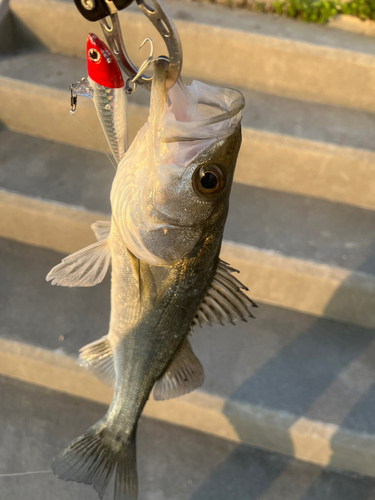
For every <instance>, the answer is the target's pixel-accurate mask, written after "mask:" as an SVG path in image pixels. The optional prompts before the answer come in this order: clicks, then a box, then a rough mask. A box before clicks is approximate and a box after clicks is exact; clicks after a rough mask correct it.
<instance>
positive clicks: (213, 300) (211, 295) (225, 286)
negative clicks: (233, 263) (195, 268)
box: [191, 260, 258, 327]
mask: <svg viewBox="0 0 375 500" xmlns="http://www.w3.org/2000/svg"><path fill="white" fill-rule="evenodd" d="M234 272H238V271H237V270H236V269H233V268H232V267H230V266H229V265H228V264H227V263H226V262H224V261H222V260H219V264H218V266H217V269H216V273H215V276H214V278H213V280H212V283H211V286H210V288H209V289H208V291H207V294H206V296H205V297H204V299H203V301H202V303H201V305H200V306H199V308H198V311H197V314H196V316H195V318H194V320H193V322H192V325H191V326H192V327H194V326H196V325H199V326H202V325H203V324H204V323H208V324H209V325H212V323H220V324H224V323H233V324H234V320H238V319H241V320H242V321H247V319H246V318H247V317H250V318H254V316H253V314H252V312H251V310H250V307H258V306H257V305H256V304H255V302H253V301H252V300H251V299H250V298H249V297H248V296H247V295H245V294H244V293H243V291H242V289H244V290H247V288H246V287H245V286H244V285H243V284H242V283H241V282H240V281H238V279H237V278H235V277H234V276H232V273H234Z"/></svg>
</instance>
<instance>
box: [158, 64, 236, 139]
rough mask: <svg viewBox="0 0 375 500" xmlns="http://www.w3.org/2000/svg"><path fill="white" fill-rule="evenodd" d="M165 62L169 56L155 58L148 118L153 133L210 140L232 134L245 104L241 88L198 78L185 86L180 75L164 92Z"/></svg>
mask: <svg viewBox="0 0 375 500" xmlns="http://www.w3.org/2000/svg"><path fill="white" fill-rule="evenodd" d="M168 64H169V63H168V59H166V58H163V57H161V58H159V59H157V60H156V61H155V73H154V77H153V86H152V87H153V88H152V92H151V106H150V108H151V112H150V118H151V117H152V118H153V120H154V122H155V125H157V126H156V128H155V131H154V133H156V134H158V138H159V139H160V141H161V142H162V143H173V142H194V141H209V140H212V139H217V140H218V139H224V138H225V137H228V136H229V135H231V134H232V133H233V132H234V130H235V129H236V128H237V125H238V123H239V120H240V118H239V116H240V112H241V110H242V109H243V107H244V106H245V99H244V97H243V95H242V94H241V92H239V91H238V90H235V89H232V88H219V87H212V86H210V85H206V84H203V83H200V82H193V83H192V85H190V86H189V87H185V85H184V83H183V82H182V79H181V77H179V78H178V79H177V81H176V83H175V84H174V86H173V87H172V88H171V89H170V90H169V91H168V92H167V88H166V79H167V74H168ZM191 93H192V94H193V95H194V97H193V99H192V96H191ZM181 103H182V104H181ZM236 118H237V119H236Z"/></svg>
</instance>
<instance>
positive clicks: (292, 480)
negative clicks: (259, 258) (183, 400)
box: [0, 377, 375, 500]
mask: <svg viewBox="0 0 375 500" xmlns="http://www.w3.org/2000/svg"><path fill="white" fill-rule="evenodd" d="M0 393H1V405H0V422H1V430H0V443H1V446H0V474H10V473H16V472H27V471H38V470H48V469H49V464H50V461H51V459H52V458H53V456H54V454H56V453H57V452H58V451H59V449H60V448H61V447H62V446H64V445H65V444H66V443H67V442H68V441H69V440H70V439H72V438H74V437H75V436H77V435H78V434H80V433H82V432H83V431H84V430H86V428H87V427H89V426H90V425H91V424H92V423H94V422H95V421H97V420H98V419H99V418H101V417H102V415H103V414H104V412H105V408H104V407H103V406H101V405H98V404H94V403H91V402H88V401H85V400H82V399H77V398H74V397H71V396H67V395H64V394H62V393H58V392H53V391H49V390H47V389H42V388H38V387H35V386H32V385H28V384H25V383H21V382H18V381H15V380H11V379H7V378H4V377H2V378H0ZM137 446H138V468H139V477H140V497H139V498H140V500H214V499H215V500H245V499H246V500H269V499H271V498H275V499H276V498H279V499H280V500H368V499H369V498H370V495H371V493H372V491H374V488H375V480H374V479H369V478H365V477H358V476H354V475H348V474H341V473H338V472H335V471H328V470H324V469H321V468H319V467H317V466H314V465H310V464H306V463H302V462H296V461H294V460H292V459H289V458H287V457H282V456H277V455H274V454H272V453H268V452H265V451H262V450H258V449H253V448H251V447H247V446H238V445H236V444H235V443H231V442H228V441H224V440H221V439H218V438H214V437H212V436H207V435H204V434H201V433H198V432H195V431H191V430H187V429H184V428H180V427H177V426H172V425H168V424H165V423H161V422H158V421H156V420H152V419H146V418H142V419H141V422H140V425H139V434H138V442H137ZM275 487H276V490H277V491H278V492H279V494H280V496H279V497H274V496H272V495H273V494H274V493H273V492H274V490H275ZM0 498H1V499H2V500H3V499H4V500H5V499H7V500H8V499H9V500H10V499H12V500H23V499H27V500H41V499H42V498H43V499H48V500H73V499H77V498H80V499H81V500H90V499H93V500H94V499H95V498H97V497H96V493H95V491H94V490H92V489H91V488H90V487H88V486H83V485H79V484H74V483H65V482H63V481H61V480H59V479H58V478H56V477H54V476H53V475H52V474H41V475H29V476H20V477H1V476H0Z"/></svg>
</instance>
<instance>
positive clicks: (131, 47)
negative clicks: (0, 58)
mask: <svg viewBox="0 0 375 500" xmlns="http://www.w3.org/2000/svg"><path fill="white" fill-rule="evenodd" d="M11 8H12V11H13V12H14V13H15V15H16V17H17V20H18V22H19V23H21V24H22V25H23V26H24V29H25V30H27V32H28V43H29V39H30V34H32V35H33V36H34V37H35V38H36V39H37V40H38V41H39V43H40V42H41V43H42V44H43V45H44V46H46V47H47V48H48V49H49V50H51V51H52V52H60V53H63V54H67V55H79V56H82V55H83V54H84V43H85V38H86V35H87V33H88V31H92V30H93V29H94V30H96V31H97V32H99V31H100V29H99V27H98V26H95V25H93V24H92V23H89V22H88V21H85V20H84V19H83V18H82V16H80V15H79V13H78V12H77V10H76V8H75V6H74V5H73V4H71V3H67V2H66V1H63V0H35V1H34V2H29V0H13V1H12V6H11ZM167 8H168V10H169V11H170V13H171V15H172V17H173V18H174V19H175V22H176V26H177V29H178V31H179V33H180V37H181V42H182V47H183V49H184V73H185V74H186V75H189V76H191V77H194V78H200V79H212V75H215V80H216V81H218V82H221V83H229V84H230V85H232V86H241V87H248V88H253V89H256V90H261V91H266V92H269V93H274V94H280V95H284V96H288V97H293V98H295V97H297V98H300V99H303V100H309V101H316V102H323V103H329V104H334V105H337V106H345V107H351V108H358V109H364V110H370V111H375V99H374V96H373V85H372V80H373V74H374V72H375V65H374V60H375V57H374V52H375V41H374V40H373V39H372V38H370V37H366V36H364V35H360V34H356V33H348V32H342V31H340V30H335V29H329V30H327V29H325V28H324V27H322V26H313V25H311V26H309V25H306V26H305V25H303V24H298V23H296V22H293V21H292V20H290V19H282V18H281V19H280V18H273V17H271V16H260V15H256V14H254V13H251V12H246V11H236V10H234V11H229V10H225V9H222V8H220V7H218V6H211V5H206V4H203V5H200V4H198V3H189V2H172V1H168V2H167ZM120 19H121V24H122V28H123V33H126V36H125V43H126V46H127V49H128V52H129V53H130V54H132V55H133V54H134V60H135V62H136V64H138V65H139V64H140V62H141V60H142V57H143V59H144V58H145V57H144V54H137V49H138V47H139V45H140V44H141V42H142V41H143V40H144V38H145V37H146V36H151V37H152V38H153V39H154V41H155V46H156V53H160V51H161V52H162V53H163V52H165V47H164V46H163V43H162V41H161V39H160V37H159V36H158V35H157V34H156V32H155V29H154V28H153V27H151V25H150V23H149V21H148V20H147V19H146V17H145V16H144V15H143V14H141V13H140V11H139V9H138V8H137V6H135V5H134V6H132V7H130V8H129V9H126V11H125V12H122V13H120ZM193 40H194V43H192V41H193Z"/></svg>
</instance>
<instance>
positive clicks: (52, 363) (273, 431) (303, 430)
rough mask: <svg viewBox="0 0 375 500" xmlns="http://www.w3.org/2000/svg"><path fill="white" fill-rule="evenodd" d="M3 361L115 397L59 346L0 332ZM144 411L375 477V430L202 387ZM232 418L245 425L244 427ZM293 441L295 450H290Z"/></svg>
mask: <svg viewBox="0 0 375 500" xmlns="http://www.w3.org/2000/svg"><path fill="white" fill-rule="evenodd" d="M0 361H1V362H0V374H1V375H4V376H7V377H11V378H14V379H17V380H22V381H24V382H28V383H32V384H35V385H39V386H43V387H46V388H48V389H52V390H55V391H59V392H64V393H66V394H70V395H73V396H76V397H81V398H84V399H89V400H91V401H96V402H99V403H102V404H107V405H108V404H109V403H110V401H111V397H112V390H111V389H108V388H107V387H105V386H103V385H102V384H101V383H100V382H99V381H98V380H97V379H96V378H95V377H94V376H93V375H92V374H91V373H90V372H88V371H87V370H85V369H84V368H81V367H80V366H78V365H77V364H76V362H75V359H74V357H73V356H69V355H67V354H64V353H63V352H62V351H61V350H59V349H58V350H55V351H49V350H47V349H44V348H40V347H36V346H32V345H30V344H25V343H21V342H17V341H12V340H8V339H4V338H0ZM143 415H144V416H147V417H151V418H156V419H158V420H162V421H165V422H168V423H171V424H174V425H180V426H183V427H187V428H191V429H194V430H197V431H200V432H204V433H208V434H211V435H215V436H217V437H220V438H222V439H226V440H230V441H233V442H237V443H243V444H247V445H250V446H255V447H259V448H262V449H265V450H268V451H272V452H276V453H281V454H284V455H288V456H292V457H293V458H296V459H299V460H302V461H306V462H310V463H315V464H318V465H321V466H325V467H326V466H328V467H335V468H338V469H340V470H346V471H350V472H355V473H359V474H364V475H368V476H372V477H375V467H374V465H375V446H374V445H375V435H371V434H364V433H359V432H353V431H350V430H347V429H341V428H340V427H339V426H337V425H335V424H330V423H324V422H319V421H316V420H311V419H308V418H305V417H298V418H297V417H296V416H294V415H292V414H290V413H287V412H281V411H276V410H271V409H267V408H262V407H260V406H256V405H251V404H247V403H241V402H238V401H231V400H228V399H226V398H222V397H218V396H215V395H210V394H209V393H206V392H204V391H198V392H195V393H194V392H193V393H190V394H188V395H185V396H182V397H180V398H177V399H174V400H169V401H163V402H159V401H153V400H152V399H150V400H149V402H148V403H147V404H146V407H145V410H144V412H143ZM234 421H235V422H236V423H237V424H238V423H239V425H240V426H241V432H240V433H239V432H238V431H236V430H235V428H234V424H233V422H234ZM213 424H214V425H213ZM244 426H245V427H246V428H244ZM244 432H245V436H244V434H243V433H244ZM240 434H242V437H241V436H240ZM333 436H334V437H335V447H340V448H341V453H340V456H339V457H338V459H337V460H336V459H333V460H331V451H332V450H331V439H332V437H333ZM290 441H292V443H293V445H294V446H295V448H296V449H297V450H298V451H297V452H291V451H290ZM345 457H346V458H345ZM353 457H354V460H351V459H352V458H353Z"/></svg>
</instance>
